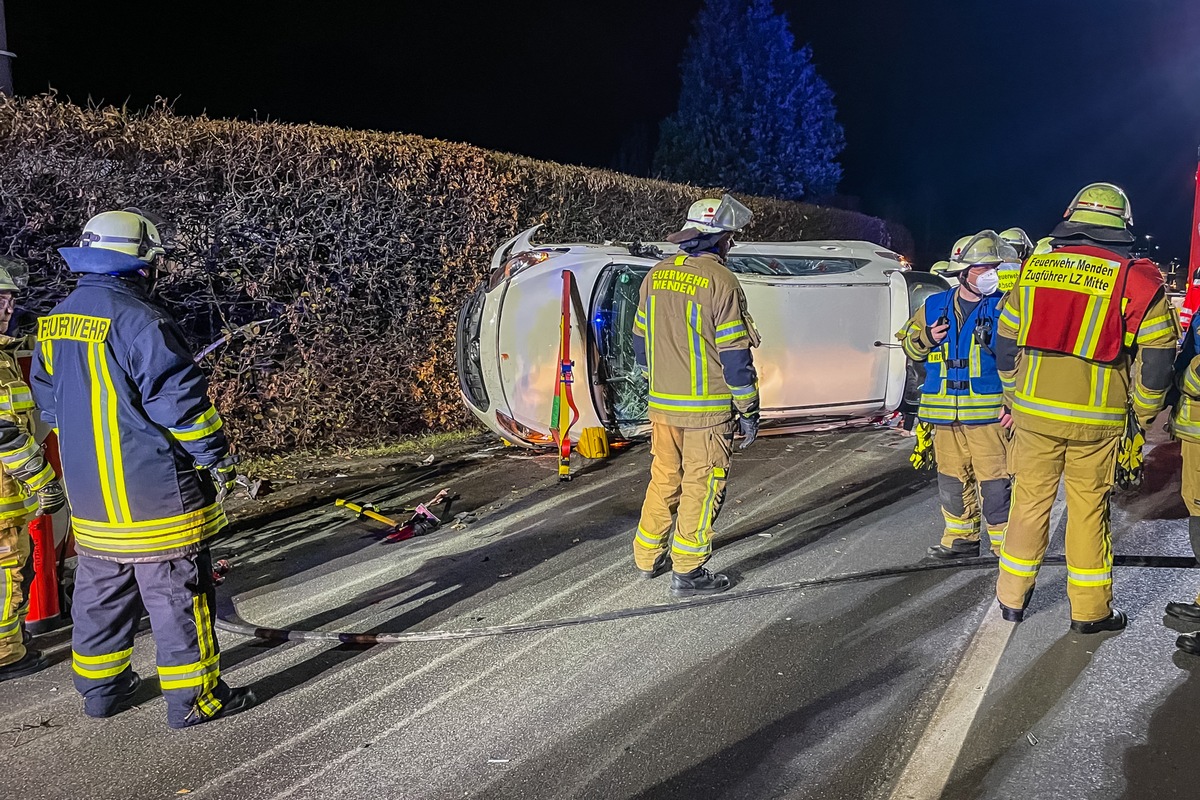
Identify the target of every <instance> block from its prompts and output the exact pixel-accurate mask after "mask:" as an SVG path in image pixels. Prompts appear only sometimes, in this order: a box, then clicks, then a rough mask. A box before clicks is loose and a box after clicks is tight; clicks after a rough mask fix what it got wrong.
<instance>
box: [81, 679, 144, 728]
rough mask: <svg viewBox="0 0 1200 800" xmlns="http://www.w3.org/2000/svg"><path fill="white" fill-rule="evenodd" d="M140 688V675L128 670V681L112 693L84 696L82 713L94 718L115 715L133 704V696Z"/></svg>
mask: <svg viewBox="0 0 1200 800" xmlns="http://www.w3.org/2000/svg"><path fill="white" fill-rule="evenodd" d="M140 688H142V676H141V675H138V674H137V673H136V672H134V671H133V670H130V671H129V678H128V681H127V682H126V683H125V684H124V685H123V686H121V687H120V688H119V689H117V691H116V692H115V693H114V694H109V695H105V696H103V697H86V698H84V700H83V713H85V714H87V715H88V716H89V717H94V718H96V719H105V718H106V717H111V716H115V715H116V714H119V713H121V712H122V711H124V710H125V709H127V708H129V706H131V705H132V704H133V696H134V695H135V694H137V692H138V689H140Z"/></svg>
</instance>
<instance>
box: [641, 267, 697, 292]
mask: <svg viewBox="0 0 1200 800" xmlns="http://www.w3.org/2000/svg"><path fill="white" fill-rule="evenodd" d="M708 285H709V280H708V278H705V277H703V276H702V275H696V274H695V273H692V272H683V271H682V270H677V269H660V270H658V271H657V272H655V273H654V278H653V283H652V285H651V287H650V288H651V289H653V290H654V291H667V292H680V293H682V294H688V295H694V294H695V293H696V289H697V287H699V288H701V289H707V288H708Z"/></svg>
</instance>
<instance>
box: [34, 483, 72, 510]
mask: <svg viewBox="0 0 1200 800" xmlns="http://www.w3.org/2000/svg"><path fill="white" fill-rule="evenodd" d="M37 501H38V507H37V513H38V516H39V517H41V516H45V515H47V514H53V513H54V512H55V511H58V510H59V509H61V508H62V507H63V506H65V505H66V504H67V493H66V492H64V491H63V487H62V483H61V482H60V481H58V480H53V481H50V482H49V483H47V484H46V485H45V486H43V487H42V488H41V489H40V490H39V491H38V493H37Z"/></svg>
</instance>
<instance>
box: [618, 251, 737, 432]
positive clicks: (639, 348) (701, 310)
mask: <svg viewBox="0 0 1200 800" xmlns="http://www.w3.org/2000/svg"><path fill="white" fill-rule="evenodd" d="M633 333H634V353H635V356H636V358H637V361H638V363H639V364H642V365H644V366H646V367H647V368H648V370H649V380H650V414H649V416H650V421H651V422H659V423H662V424H666V425H674V426H675V427H678V428H708V427H712V426H714V425H721V424H723V423H727V422H729V421H730V420H731V419H732V418H733V413H734V410H735V409H736V410H737V411H738V412H740V413H743V414H753V413H757V411H758V373H757V371H756V370H755V368H754V363H753V359H752V357H751V355H750V348H751V347H756V346H757V345H758V331H757V330H756V329H755V327H754V320H753V319H751V317H750V314H749V313H748V312H747V311H746V297H745V295H744V294H743V293H742V287H741V284H739V283H738V280H737V278H736V277H734V274H733V273H732V272H730V271H729V268H728V267H726V266H725V263H724V262H723V261H722V260H721V258H720V257H719V256H717V255H716V254H714V253H700V254H697V255H687V254H685V253H679V254H678V255H674V256H670V257H668V258H665V259H663V260H662V261H660V262H659V263H658V264H656V265H655V266H654V268H653V269H651V270H650V273H649V274H648V275H646V278H645V280H643V281H642V286H641V296H640V301H639V303H638V310H637V317H636V318H635V320H634V324H633Z"/></svg>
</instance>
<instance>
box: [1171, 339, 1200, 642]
mask: <svg viewBox="0 0 1200 800" xmlns="http://www.w3.org/2000/svg"><path fill="white" fill-rule="evenodd" d="M1196 333H1197V326H1195V325H1192V326H1191V327H1189V328H1188V332H1187V336H1186V337H1184V340H1183V347H1182V349H1181V350H1180V353H1179V356H1178V358H1177V359H1176V360H1175V383H1176V387H1177V388H1178V389H1179V399H1178V400H1176V401H1175V411H1174V413H1173V415H1172V417H1171V431H1172V433H1173V434H1174V436H1175V438H1176V439H1178V440H1179V442H1180V447H1181V449H1182V451H1183V481H1182V484H1181V486H1180V494H1181V495H1182V496H1183V502H1184V505H1186V506H1187V510H1188V538H1189V539H1190V540H1191V543H1192V552H1193V553H1194V554H1195V555H1196V557H1197V558H1200V346H1198V344H1197V341H1196ZM1167 614H1168V615H1169V616H1172V617H1175V618H1176V619H1180V620H1183V621H1185V622H1190V623H1198V622H1200V597H1198V598H1196V600H1195V601H1193V602H1187V603H1167ZM1175 643H1176V644H1177V645H1178V646H1179V648H1180V649H1182V650H1186V651H1187V652H1189V653H1192V654H1194V655H1200V634H1196V633H1187V634H1184V635H1182V636H1180V637H1179V638H1178V639H1176V642H1175Z"/></svg>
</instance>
